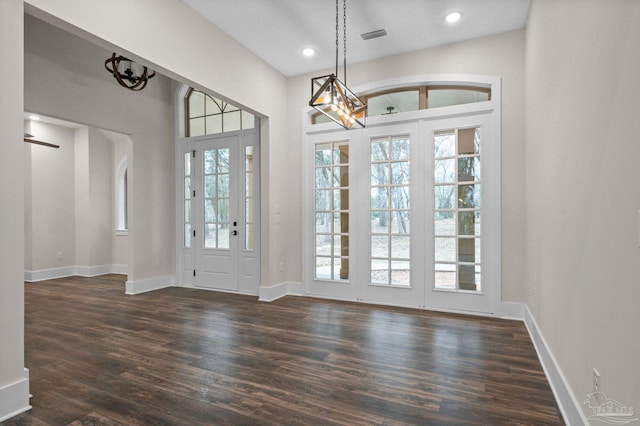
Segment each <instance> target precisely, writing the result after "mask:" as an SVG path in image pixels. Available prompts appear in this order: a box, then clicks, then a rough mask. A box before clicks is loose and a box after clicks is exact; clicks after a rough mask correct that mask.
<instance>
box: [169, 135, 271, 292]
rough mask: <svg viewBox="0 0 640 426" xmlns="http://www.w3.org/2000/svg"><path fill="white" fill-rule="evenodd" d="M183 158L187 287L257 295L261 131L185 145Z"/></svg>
mask: <svg viewBox="0 0 640 426" xmlns="http://www.w3.org/2000/svg"><path fill="white" fill-rule="evenodd" d="M182 157H183V158H182V162H183V163H184V166H183V167H182V168H183V170H184V173H183V174H184V184H183V190H182V192H183V200H184V207H183V208H182V211H183V219H184V231H183V232H184V234H183V235H184V240H183V248H182V250H181V256H182V257H181V259H180V263H181V265H182V274H181V280H182V283H183V284H186V285H192V286H195V287H200V288H207V289H214V290H221V291H232V292H241V293H248V294H258V289H259V280H260V257H259V247H260V243H259V235H260V229H259V217H260V216H259V215H260V211H259V206H260V202H259V167H258V165H259V158H258V138H257V132H256V131H249V132H238V133H237V134H234V135H230V136H219V135H218V136H211V137H208V138H206V139H200V140H197V141H193V142H191V143H190V144H188V145H186V144H185V147H184V150H183V152H182Z"/></svg>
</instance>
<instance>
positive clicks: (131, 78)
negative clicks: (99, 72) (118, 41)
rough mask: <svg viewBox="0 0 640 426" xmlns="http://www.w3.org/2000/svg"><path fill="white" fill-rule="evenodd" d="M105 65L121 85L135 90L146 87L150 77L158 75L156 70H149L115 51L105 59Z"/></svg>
mask: <svg viewBox="0 0 640 426" xmlns="http://www.w3.org/2000/svg"><path fill="white" fill-rule="evenodd" d="M104 67H105V68H106V70H107V71H109V73H111V74H113V76H114V77H115V79H116V80H117V81H118V84H120V86H122V87H126V88H127V89H130V90H135V91H137V90H142V89H144V88H145V86H146V85H147V83H148V82H149V79H150V78H153V77H154V76H155V75H156V72H155V71H151V72H149V70H148V69H147V67H145V66H143V65H140V64H137V63H135V62H133V61H132V60H130V59H127V58H125V57H124V56H122V55H119V56H116V54H115V53H114V54H113V55H111V57H110V58H109V59H107V60H106V61H104Z"/></svg>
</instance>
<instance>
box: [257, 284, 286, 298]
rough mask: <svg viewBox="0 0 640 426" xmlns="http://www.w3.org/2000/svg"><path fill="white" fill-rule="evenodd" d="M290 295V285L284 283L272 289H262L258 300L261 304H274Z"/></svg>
mask: <svg viewBox="0 0 640 426" xmlns="http://www.w3.org/2000/svg"><path fill="white" fill-rule="evenodd" d="M287 294H289V283H287V282H283V283H279V284H276V285H274V286H272V287H262V286H261V287H260V290H259V293H258V300H259V301H261V302H273V301H274V300H278V299H280V298H281V297H284V296H286V295H287Z"/></svg>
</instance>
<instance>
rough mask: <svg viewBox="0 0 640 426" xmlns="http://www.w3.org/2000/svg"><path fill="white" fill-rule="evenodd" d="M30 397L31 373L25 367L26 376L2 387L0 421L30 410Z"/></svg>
mask: <svg viewBox="0 0 640 426" xmlns="http://www.w3.org/2000/svg"><path fill="white" fill-rule="evenodd" d="M29 397H30V395H29V375H28V370H27V369H26V368H25V377H23V378H22V379H20V380H18V381H17V382H15V383H10V384H8V385H5V386H2V387H0V422H3V421H5V420H8V419H10V418H11V417H14V416H17V415H18V414H21V413H24V412H25V411H29V410H30V409H31V405H29Z"/></svg>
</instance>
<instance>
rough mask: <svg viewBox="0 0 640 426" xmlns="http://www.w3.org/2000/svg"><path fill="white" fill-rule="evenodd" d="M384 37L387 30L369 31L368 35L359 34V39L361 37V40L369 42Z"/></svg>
mask: <svg viewBox="0 0 640 426" xmlns="http://www.w3.org/2000/svg"><path fill="white" fill-rule="evenodd" d="M386 35H387V30H385V29H384V28H381V29H379V30H375V31H369V32H368V33H362V34H360V37H362V39H363V40H371V39H372V38H378V37H384V36H386Z"/></svg>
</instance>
